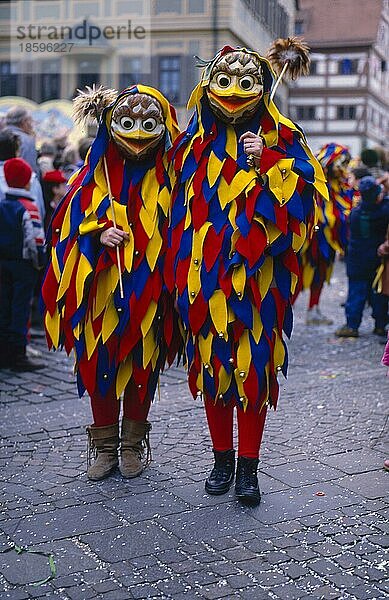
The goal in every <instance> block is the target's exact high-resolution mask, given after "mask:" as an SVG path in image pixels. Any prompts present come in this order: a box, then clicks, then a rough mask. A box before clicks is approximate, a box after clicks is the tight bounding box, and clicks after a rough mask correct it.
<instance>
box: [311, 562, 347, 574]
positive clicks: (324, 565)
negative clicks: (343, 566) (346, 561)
mask: <svg viewBox="0 0 389 600" xmlns="http://www.w3.org/2000/svg"><path fill="white" fill-rule="evenodd" d="M309 568H310V569H312V571H315V573H317V574H318V575H323V576H325V575H329V574H331V573H338V572H339V571H340V566H339V565H337V564H334V563H332V562H331V561H330V560H328V559H325V558H320V559H318V560H311V561H310V562H309Z"/></svg>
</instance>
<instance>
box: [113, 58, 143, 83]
mask: <svg viewBox="0 0 389 600" xmlns="http://www.w3.org/2000/svg"><path fill="white" fill-rule="evenodd" d="M141 73H142V58H141V57H140V56H134V57H131V58H129V57H127V56H122V57H121V58H120V75H119V87H120V89H121V90H124V89H125V88H127V87H129V86H131V85H135V84H137V83H140V80H141Z"/></svg>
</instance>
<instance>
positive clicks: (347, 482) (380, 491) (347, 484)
mask: <svg viewBox="0 0 389 600" xmlns="http://www.w3.org/2000/svg"><path fill="white" fill-rule="evenodd" d="M337 483H338V485H340V486H341V487H344V488H346V489H348V490H351V491H353V492H355V493H356V494H358V495H359V496H362V497H363V498H371V499H373V500H374V499H375V498H385V497H386V496H387V494H388V477H387V473H385V472H384V471H383V469H382V468H380V470H377V471H370V472H369V473H360V474H357V475H349V476H347V477H344V478H342V479H339V480H338V481H337Z"/></svg>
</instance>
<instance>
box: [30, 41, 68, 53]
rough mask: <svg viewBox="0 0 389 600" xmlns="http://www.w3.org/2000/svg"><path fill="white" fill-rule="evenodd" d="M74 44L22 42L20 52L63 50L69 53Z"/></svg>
mask: <svg viewBox="0 0 389 600" xmlns="http://www.w3.org/2000/svg"><path fill="white" fill-rule="evenodd" d="M73 46H74V44H73V43H67V42H21V43H20V44H19V48H20V52H61V53H67V54H69V53H70V52H71V51H72V48H73Z"/></svg>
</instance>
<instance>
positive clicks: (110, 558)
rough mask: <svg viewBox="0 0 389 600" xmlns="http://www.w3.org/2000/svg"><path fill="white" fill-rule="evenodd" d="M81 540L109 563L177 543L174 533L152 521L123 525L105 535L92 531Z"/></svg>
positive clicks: (165, 548) (171, 546)
mask: <svg viewBox="0 0 389 600" xmlns="http://www.w3.org/2000/svg"><path fill="white" fill-rule="evenodd" d="M81 540H82V541H83V542H84V543H86V544H88V545H89V546H90V547H91V548H92V550H93V551H94V552H96V553H97V554H98V555H99V556H100V557H101V558H102V559H103V560H105V561H106V562H108V563H111V562H116V561H119V560H124V559H131V558H134V557H136V556H139V555H142V554H143V555H147V554H149V553H150V550H151V549H153V552H158V551H159V550H167V549H169V548H174V547H176V545H177V538H176V537H175V536H174V535H171V534H169V533H166V532H165V531H162V530H161V529H160V528H159V527H157V526H156V525H154V523H152V522H150V521H144V522H143V523H140V524H139V525H138V524H136V525H128V526H124V525H122V526H121V527H116V528H114V529H109V530H107V531H105V532H104V535H101V534H100V533H91V534H89V535H84V536H82V537H81Z"/></svg>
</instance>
